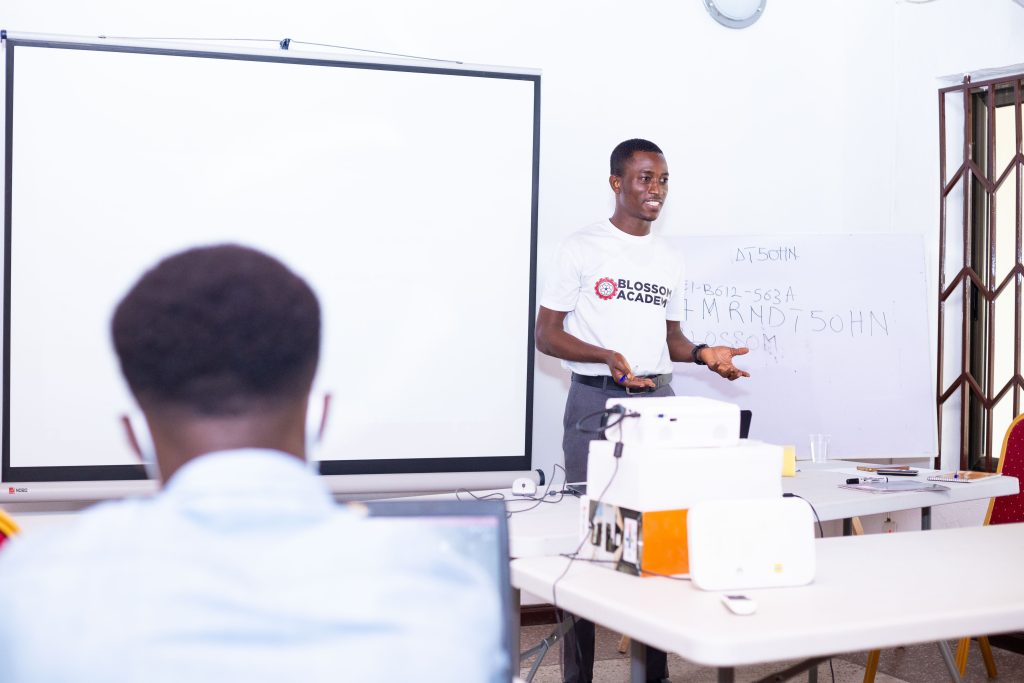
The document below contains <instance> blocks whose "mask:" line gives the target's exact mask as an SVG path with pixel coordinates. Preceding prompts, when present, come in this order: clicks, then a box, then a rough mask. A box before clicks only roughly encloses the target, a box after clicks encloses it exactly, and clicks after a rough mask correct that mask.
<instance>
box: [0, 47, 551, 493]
mask: <svg viewBox="0 0 1024 683" xmlns="http://www.w3.org/2000/svg"><path fill="white" fill-rule="evenodd" d="M3 54H4V59H5V65H4V67H5V68H4V73H5V96H6V108H5V120H4V124H5V175H4V187H5V214H4V229H5V241H4V278H5V279H4V285H5V286H4V295H5V296H4V320H3V343H4V357H3V478H4V481H5V482H8V481H24V482H40V481H93V480H122V479H141V478H144V477H145V475H144V473H143V469H142V467H141V466H140V465H139V464H138V462H137V460H136V459H135V457H134V455H133V454H132V452H131V451H130V450H129V448H128V447H127V445H126V442H125V438H124V436H123V433H122V430H121V425H120V422H119V416H120V415H121V414H122V413H125V412H127V411H130V410H132V409H133V408H134V403H133V400H132V398H131V395H130V394H129V393H128V391H127V387H126V386H125V384H124V382H123V380H122V379H121V376H120V372H119V368H118V365H117V361H116V358H115V356H114V354H113V351H112V348H111V343H110V334H109V320H110V315H111V312H112V310H113V308H114V306H115V304H116V302H117V301H118V299H119V298H120V297H121V296H122V295H123V294H124V293H125V292H126V291H127V289H128V288H129V287H130V286H131V285H132V283H133V282H134V281H135V280H136V279H137V278H138V277H139V275H140V274H141V273H142V272H143V271H144V270H146V269H147V268H149V267H151V266H152V265H153V264H155V263H156V262H157V261H158V260H159V259H160V258H161V257H164V256H166V255H169V254H171V253H173V252H176V251H179V250H181V249H184V248H187V247H191V246H195V245H202V244H214V243H224V242H234V243H240V244H245V245H249V246H253V247H256V248H259V249H263V250H265V251H268V252H270V253H271V254H273V255H275V256H277V257H279V258H280V259H282V260H283V261H284V262H285V263H286V264H287V265H288V266H289V267H291V268H292V269H294V270H295V271H297V272H298V273H299V274H301V275H302V276H303V277H305V278H306V279H307V280H308V281H309V282H310V284H311V285H312V286H313V288H314V290H315V291H316V293H317V295H318V297H319V299H320V302H321V305H322V308H323V317H324V330H323V340H322V349H321V365H320V369H319V373H318V375H317V379H316V382H315V390H314V393H315V394H319V393H320V392H330V393H331V395H332V408H331V416H330V421H329V423H328V427H327V431H326V434H325V439H324V442H323V444H322V447H321V448H320V449H319V450H318V451H317V452H316V453H315V457H316V458H317V459H319V460H320V461H321V472H322V473H324V474H403V473H406V474H411V473H439V472H440V473H443V472H487V471H494V472H496V471H517V470H518V471H522V470H527V469H529V468H530V463H531V429H532V426H531V422H532V391H533V386H532V367H533V348H532V337H533V322H532V321H533V312H534V295H533V291H534V278H535V263H536V233H537V182H538V179H537V174H538V143H539V112H540V75H539V73H538V72H536V71H533V70H524V69H511V68H494V67H471V66H466V65H462V64H456V63H447V62H432V61H431V62H423V61H408V60H383V59H364V58H359V59H358V60H353V59H352V58H339V57H336V56H331V55H327V56H325V55H320V54H300V53H296V52H294V51H291V50H288V51H285V50H277V51H262V50H251V51H232V52H226V51H221V50H220V48H218V47H210V46H195V45H185V46H181V45H164V44H159V43H130V42H128V43H124V44H113V43H111V42H108V41H104V40H80V39H59V38H52V37H42V36H34V35H29V36H15V35H9V36H7V39H6V40H5V44H4V50H3ZM412 488H417V487H416V486H415V485H414V486H413V487H412Z"/></svg>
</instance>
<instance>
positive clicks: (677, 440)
mask: <svg viewBox="0 0 1024 683" xmlns="http://www.w3.org/2000/svg"><path fill="white" fill-rule="evenodd" d="M615 406H621V407H622V409H624V410H626V414H625V415H622V416H620V415H611V416H609V418H608V423H609V425H611V426H610V427H608V428H607V429H605V438H607V439H608V440H609V441H621V442H622V443H626V444H642V445H647V446H658V447H666V448H701V447H707V446H735V445H736V444H737V443H739V440H740V407H739V406H738V405H736V404H734V403H726V402H725V401H716V400H714V399H710V398H700V397H697V396H655V397H651V398H610V399H608V401H607V402H606V403H605V408H606V409H609V408H614V407H615ZM620 417H621V419H620Z"/></svg>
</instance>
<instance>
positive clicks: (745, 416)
mask: <svg viewBox="0 0 1024 683" xmlns="http://www.w3.org/2000/svg"><path fill="white" fill-rule="evenodd" d="M753 416H754V411H752V410H741V411H740V438H741V439H745V438H747V437H748V436H750V420H751V418H752V417H753Z"/></svg>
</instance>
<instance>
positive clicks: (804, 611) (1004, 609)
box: [512, 524, 1024, 683]
mask: <svg viewBox="0 0 1024 683" xmlns="http://www.w3.org/2000/svg"><path fill="white" fill-rule="evenodd" d="M815 543H816V554H817V576H816V578H815V580H814V582H813V583H812V584H810V585H808V586H801V587H794V588H775V589H760V590H746V591H743V593H745V594H747V595H749V596H750V597H752V598H753V599H754V600H756V601H757V603H758V609H757V612H756V613H755V614H753V615H751V616H745V617H741V616H736V615H733V614H732V613H730V612H728V611H727V610H726V609H725V607H723V606H722V605H721V603H720V600H719V596H720V594H719V593H715V592H706V591H702V590H699V589H697V588H695V587H694V586H692V585H691V584H690V583H689V582H688V581H681V580H673V579H668V578H660V577H651V578H639V577H635V576H631V575H628V574H625V573H622V572H617V571H614V570H613V569H610V568H608V567H606V566H600V565H595V564H590V563H587V562H583V561H576V562H573V563H572V564H571V566H568V565H569V563H570V560H569V559H567V558H565V557H533V558H522V559H516V560H513V561H512V584H513V586H514V587H515V588H517V589H520V590H525V591H528V592H529V593H531V594H533V595H536V596H538V597H541V598H544V599H547V600H551V601H552V602H553V603H554V601H555V600H556V599H557V605H558V606H559V607H561V608H563V609H565V610H567V611H569V612H572V613H573V614H576V615H579V616H581V617H583V618H585V619H589V620H591V621H593V622H595V623H598V624H601V625H603V626H606V627H608V628H611V629H614V630H615V631H618V632H620V633H623V634H625V635H628V636H630V638H632V639H633V642H634V644H635V646H634V648H633V650H632V670H633V680H634V681H637V680H643V678H642V676H643V673H644V672H643V648H644V645H641V643H643V644H647V645H651V646H653V647H657V648H659V649H662V650H665V651H667V652H675V653H677V654H679V655H681V656H682V657H684V658H686V659H688V660H690V661H692V662H695V663H697V664H701V665H704V666H711V667H718V669H719V681H721V682H723V683H725V682H731V681H732V680H733V676H734V670H733V668H734V667H736V666H743V665H748V664H755V663H769V662H780V661H783V660H791V659H798V658H808V659H812V660H813V659H815V658H824V657H827V656H830V655H832V654H836V653H841V652H851V651H862V650H872V649H877V648H885V647H893V646H896V645H905V644H913V643H925V642H936V641H944V640H947V639H956V638H960V637H963V636H965V635H977V634H995V633H1003V632H1008V631H1015V630H1021V629H1024V586H1022V584H1021V583H1020V581H1019V576H1020V571H1021V567H1024V524H1006V525H999V526H987V527H970V528H958V529H942V530H933V531H928V532H924V531H911V532H903V533H899V534H873V535H867V536H843V537H833V538H825V539H819V540H817V541H815ZM979 561H983V562H984V566H985V569H986V575H987V577H988V578H987V579H986V581H984V582H979V583H978V585H972V586H971V588H970V589H969V590H967V589H964V588H963V582H964V578H965V577H968V576H971V575H972V574H974V573H976V571H977V568H978V563H979ZM567 566H568V571H566V568H567ZM563 572H564V576H562V574H563ZM559 577H561V578H559ZM556 581H557V586H556V587H555V590H554V595H553V586H555V583H556ZM950 663H951V662H950Z"/></svg>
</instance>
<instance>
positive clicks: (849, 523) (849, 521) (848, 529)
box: [843, 517, 853, 536]
mask: <svg viewBox="0 0 1024 683" xmlns="http://www.w3.org/2000/svg"><path fill="white" fill-rule="evenodd" d="M843 536H853V518H852V517H843Z"/></svg>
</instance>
